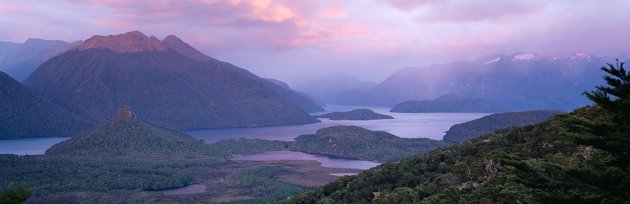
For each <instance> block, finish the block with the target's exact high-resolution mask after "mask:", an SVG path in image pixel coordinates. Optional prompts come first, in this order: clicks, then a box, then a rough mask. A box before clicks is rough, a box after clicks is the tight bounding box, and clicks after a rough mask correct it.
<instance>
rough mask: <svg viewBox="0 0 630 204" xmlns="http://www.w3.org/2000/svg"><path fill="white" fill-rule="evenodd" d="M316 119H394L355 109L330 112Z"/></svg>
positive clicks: (367, 110) (368, 110)
mask: <svg viewBox="0 0 630 204" xmlns="http://www.w3.org/2000/svg"><path fill="white" fill-rule="evenodd" d="M315 117H317V118H328V119H331V120H380V119H394V117H392V116H389V115H383V114H378V113H376V112H374V111H372V110H370V109H356V110H351V111H347V112H332V113H327V114H323V115H318V116H315Z"/></svg>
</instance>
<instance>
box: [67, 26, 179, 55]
mask: <svg viewBox="0 0 630 204" xmlns="http://www.w3.org/2000/svg"><path fill="white" fill-rule="evenodd" d="M77 49H78V50H88V49H110V50H113V51H116V52H121V53H126V52H144V51H167V50H168V47H166V45H164V44H162V42H160V41H159V40H158V39H157V38H155V37H151V38H150V37H147V36H146V35H144V34H143V33H141V32H139V31H131V32H127V33H125V34H119V35H108V36H100V35H95V36H93V37H91V38H90V39H88V40H86V41H85V42H83V44H81V45H79V47H78V48H77Z"/></svg>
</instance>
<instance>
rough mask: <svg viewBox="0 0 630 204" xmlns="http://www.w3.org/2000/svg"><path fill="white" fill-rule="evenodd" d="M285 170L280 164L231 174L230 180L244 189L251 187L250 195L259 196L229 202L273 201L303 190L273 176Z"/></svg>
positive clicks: (233, 203)
mask: <svg viewBox="0 0 630 204" xmlns="http://www.w3.org/2000/svg"><path fill="white" fill-rule="evenodd" d="M284 170H285V169H284V167H280V166H264V167H259V168H256V169H252V170H247V171H244V172H240V173H238V174H233V175H230V176H229V178H228V180H229V181H228V182H230V183H232V184H233V185H237V186H238V187H239V188H242V189H251V191H250V193H249V195H251V196H253V197H257V198H255V199H248V200H243V201H234V202H228V203H232V204H237V203H272V202H277V201H278V200H281V199H284V198H287V197H289V196H292V195H296V194H298V193H300V192H302V191H303V189H302V188H300V187H297V186H294V185H291V184H288V183H285V182H282V181H278V180H275V179H273V178H272V177H273V176H274V175H276V174H277V173H279V172H282V171H284Z"/></svg>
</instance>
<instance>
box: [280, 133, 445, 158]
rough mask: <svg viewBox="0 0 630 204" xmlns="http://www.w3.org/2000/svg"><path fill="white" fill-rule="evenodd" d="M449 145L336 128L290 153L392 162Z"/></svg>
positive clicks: (294, 145)
mask: <svg viewBox="0 0 630 204" xmlns="http://www.w3.org/2000/svg"><path fill="white" fill-rule="evenodd" d="M449 144H450V143H448V142H443V141H438V140H431V139H426V138H400V137H397V136H395V135H392V134H390V133H388V132H384V131H371V130H368V129H365V128H361V127H357V126H334V127H329V128H323V129H320V130H317V133H315V134H311V135H302V136H299V137H297V138H295V142H291V143H290V145H289V149H290V150H294V151H301V152H307V153H316V154H325V155H334V156H341V157H351V158H357V159H363V160H370V161H377V162H389V161H394V160H398V159H402V158H405V157H409V156H412V155H415V154H420V153H425V152H429V151H431V150H435V149H437V148H440V147H446V146H448V145H449Z"/></svg>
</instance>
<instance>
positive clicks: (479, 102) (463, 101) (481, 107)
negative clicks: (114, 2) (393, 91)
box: [390, 94, 506, 113]
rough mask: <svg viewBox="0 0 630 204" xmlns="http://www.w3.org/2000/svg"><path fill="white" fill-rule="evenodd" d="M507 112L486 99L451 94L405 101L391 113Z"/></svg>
mask: <svg viewBox="0 0 630 204" xmlns="http://www.w3.org/2000/svg"><path fill="white" fill-rule="evenodd" d="M503 111H506V108H505V107H503V106H502V105H500V104H497V103H496V102H494V101H492V100H489V99H485V98H461V97H459V96H457V95H454V94H450V95H444V96H440V97H439V98H436V99H435V100H431V101H413V100H411V101H405V102H402V103H399V104H397V105H396V106H394V107H393V108H392V109H391V110H390V112H395V113H434V112H449V113H450V112H458V113H496V112H503Z"/></svg>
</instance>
